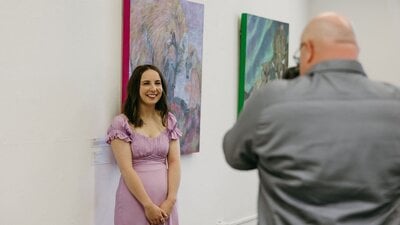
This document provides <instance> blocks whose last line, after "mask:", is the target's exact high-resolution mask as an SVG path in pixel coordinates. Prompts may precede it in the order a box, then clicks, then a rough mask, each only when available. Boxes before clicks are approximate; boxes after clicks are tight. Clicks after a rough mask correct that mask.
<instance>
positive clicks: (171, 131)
mask: <svg viewBox="0 0 400 225" xmlns="http://www.w3.org/2000/svg"><path fill="white" fill-rule="evenodd" d="M168 136H169V139H170V140H177V139H178V138H179V137H181V136H182V131H181V130H179V128H178V123H177V120H176V118H175V116H174V115H173V114H172V113H168Z"/></svg>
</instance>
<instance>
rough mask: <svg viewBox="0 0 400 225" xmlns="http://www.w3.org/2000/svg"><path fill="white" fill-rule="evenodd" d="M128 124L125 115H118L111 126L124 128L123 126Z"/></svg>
mask: <svg viewBox="0 0 400 225" xmlns="http://www.w3.org/2000/svg"><path fill="white" fill-rule="evenodd" d="M127 123H128V117H127V116H126V115H125V114H123V113H121V114H118V115H116V116H115V117H114V118H113V120H112V123H111V124H112V125H114V126H115V125H120V126H123V125H125V124H127Z"/></svg>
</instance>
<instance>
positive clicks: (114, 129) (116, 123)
mask: <svg viewBox="0 0 400 225" xmlns="http://www.w3.org/2000/svg"><path fill="white" fill-rule="evenodd" d="M128 126H129V124H128V119H127V118H126V117H125V116H124V115H123V114H120V115H118V116H116V117H114V119H113V121H112V123H111V125H110V127H109V128H108V130H107V136H106V142H107V143H108V144H110V143H111V141H112V140H114V139H120V140H123V141H125V142H128V143H130V142H132V139H131V135H132V134H131V131H130V129H129V127H128Z"/></svg>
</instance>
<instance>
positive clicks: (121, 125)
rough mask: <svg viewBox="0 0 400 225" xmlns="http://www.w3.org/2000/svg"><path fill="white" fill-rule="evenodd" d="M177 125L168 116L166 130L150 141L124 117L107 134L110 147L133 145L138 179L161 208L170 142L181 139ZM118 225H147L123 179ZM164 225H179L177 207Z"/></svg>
mask: <svg viewBox="0 0 400 225" xmlns="http://www.w3.org/2000/svg"><path fill="white" fill-rule="evenodd" d="M181 135H182V133H181V131H180V130H179V129H178V128H177V121H176V118H175V116H174V115H173V114H172V113H169V114H168V125H167V128H166V129H165V130H164V131H163V132H161V133H160V135H158V136H157V137H154V138H149V137H146V136H144V135H141V134H139V133H136V132H133V131H132V129H131V127H130V126H129V124H128V118H127V117H126V116H125V115H124V114H120V115H118V116H116V117H115V118H114V120H113V122H112V124H111V126H110V127H109V129H108V131H107V143H110V142H111V141H112V140H114V139H121V140H123V141H125V142H128V143H130V146H131V150H132V155H133V157H132V158H133V159H132V163H133V168H134V169H135V171H136V173H137V174H138V175H139V177H140V179H141V181H142V183H143V185H144V188H145V190H146V192H147V194H148V195H149V197H150V198H151V200H152V201H153V202H154V203H155V204H156V205H160V204H161V203H162V202H163V201H164V200H165V199H166V197H167V194H168V193H167V192H168V181H167V177H168V176H167V172H168V167H167V164H166V158H167V155H168V150H169V142H170V140H176V139H178V138H179V136H181ZM114 223H115V225H148V224H149V223H148V221H147V219H146V216H145V213H144V209H143V207H142V205H141V204H140V203H139V202H138V201H137V200H136V198H135V197H134V196H133V195H132V194H131V192H130V191H129V190H128V187H127V186H126V184H125V182H124V180H123V178H122V177H121V178H120V181H119V185H118V189H117V193H116V199H115V215H114ZM164 225H179V222H178V212H177V209H176V204H175V206H174V208H173V210H172V213H171V215H170V217H169V218H168V220H167V221H166V222H165V223H164Z"/></svg>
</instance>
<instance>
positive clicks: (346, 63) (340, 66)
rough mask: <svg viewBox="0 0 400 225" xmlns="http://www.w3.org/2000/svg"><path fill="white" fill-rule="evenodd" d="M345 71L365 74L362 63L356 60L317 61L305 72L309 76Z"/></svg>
mask: <svg viewBox="0 0 400 225" xmlns="http://www.w3.org/2000/svg"><path fill="white" fill-rule="evenodd" d="M326 71H330V72H345V73H349V74H357V75H362V76H367V75H366V74H365V72H364V69H363V67H362V65H361V64H360V63H359V62H358V61H356V60H329V61H323V62H321V63H318V64H317V65H315V66H313V67H312V68H311V70H309V72H308V73H307V75H309V76H314V74H318V73H321V72H326Z"/></svg>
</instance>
